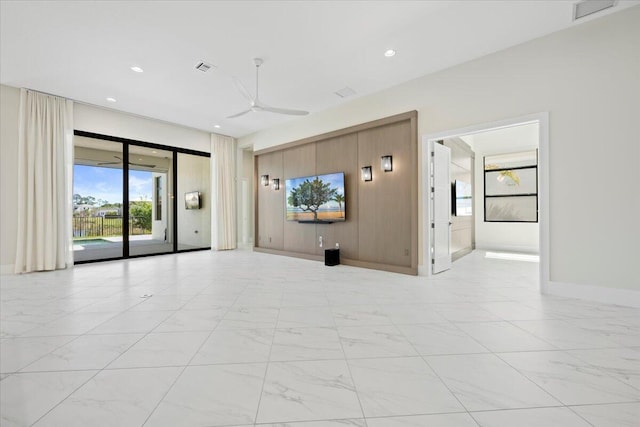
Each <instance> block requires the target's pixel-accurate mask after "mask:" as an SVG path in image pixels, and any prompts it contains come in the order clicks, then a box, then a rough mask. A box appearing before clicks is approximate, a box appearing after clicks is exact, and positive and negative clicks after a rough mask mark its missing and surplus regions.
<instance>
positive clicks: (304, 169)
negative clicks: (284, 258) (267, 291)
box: [280, 144, 317, 254]
mask: <svg viewBox="0 0 640 427" xmlns="http://www.w3.org/2000/svg"><path fill="white" fill-rule="evenodd" d="M283 161H284V167H283V168H284V175H283V178H284V179H283V180H282V181H281V184H282V188H281V190H280V191H281V192H282V193H283V198H282V203H283V209H286V201H285V198H286V197H287V195H286V187H285V180H286V179H289V178H298V177H301V176H311V175H315V174H316V146H315V144H307V145H301V146H299V147H294V148H289V149H287V150H284V151H283ZM284 212H285V211H283V220H284V249H285V250H287V251H291V252H299V253H303V254H315V247H316V246H317V244H316V241H315V237H316V230H315V224H300V223H298V222H297V221H287V220H286V218H285V213H284Z"/></svg>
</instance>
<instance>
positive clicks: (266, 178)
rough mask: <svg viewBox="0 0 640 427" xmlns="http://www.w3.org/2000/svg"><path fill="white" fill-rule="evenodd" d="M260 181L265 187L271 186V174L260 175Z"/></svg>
mask: <svg viewBox="0 0 640 427" xmlns="http://www.w3.org/2000/svg"><path fill="white" fill-rule="evenodd" d="M260 182H261V183H262V185H264V186H265V187H268V186H269V175H262V176H261V177H260Z"/></svg>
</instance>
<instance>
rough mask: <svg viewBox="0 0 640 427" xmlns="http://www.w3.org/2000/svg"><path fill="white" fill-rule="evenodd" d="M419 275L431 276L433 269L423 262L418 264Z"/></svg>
mask: <svg viewBox="0 0 640 427" xmlns="http://www.w3.org/2000/svg"><path fill="white" fill-rule="evenodd" d="M418 276H431V269H429V267H428V266H427V265H424V264H421V265H419V266H418Z"/></svg>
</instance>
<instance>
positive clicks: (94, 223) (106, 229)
mask: <svg viewBox="0 0 640 427" xmlns="http://www.w3.org/2000/svg"><path fill="white" fill-rule="evenodd" d="M144 220H145V218H143V217H135V216H130V217H129V235H130V236H135V235H143V234H151V228H146V227H144V226H143V225H142V224H144ZM110 236H122V217H121V216H87V217H75V216H74V217H73V237H110Z"/></svg>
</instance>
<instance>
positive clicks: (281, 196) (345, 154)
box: [255, 112, 418, 274]
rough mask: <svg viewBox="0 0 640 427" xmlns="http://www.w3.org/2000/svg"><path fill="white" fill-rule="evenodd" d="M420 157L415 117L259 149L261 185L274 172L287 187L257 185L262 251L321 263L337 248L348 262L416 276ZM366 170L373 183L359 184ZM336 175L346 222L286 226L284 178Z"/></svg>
mask: <svg viewBox="0 0 640 427" xmlns="http://www.w3.org/2000/svg"><path fill="white" fill-rule="evenodd" d="M383 155H391V156H393V171H392V172H386V173H385V172H383V171H382V170H381V167H380V158H381V156H383ZM417 156H418V143H417V113H416V112H409V113H404V114H399V115H396V116H392V117H387V118H384V119H380V120H376V121H374V122H369V123H364V124H361V125H357V126H353V127H351V128H347V129H343V130H340V131H334V132H330V133H328V134H324V135H318V136H315V137H311V138H306V139H304V140H301V141H295V142H291V143H288V144H284V145H282V146H280V147H274V148H269V149H266V150H262V151H260V152H256V153H255V159H256V160H255V161H256V182H258V181H259V179H260V175H264V174H269V177H270V178H274V177H276V178H277V177H279V178H280V179H281V185H282V188H281V190H280V191H273V190H271V188H267V187H262V186H260V185H257V187H258V188H257V191H256V200H257V203H256V240H255V241H256V250H257V251H261V252H268V253H273V254H282V255H290V256H298V257H302V258H307V259H318V260H321V259H323V255H324V250H325V249H330V248H334V247H335V244H336V243H339V244H340V256H341V260H342V261H343V263H345V264H350V265H357V266H361V267H367V268H377V269H381V270H387V271H394V272H400V273H406V274H417V264H418V253H417V252H418V225H417V224H418V207H417V206H418V196H417V185H418V182H417V180H418V161H417ZM366 165H371V166H372V170H373V181H371V182H363V181H362V180H361V179H360V168H361V167H362V166H366ZM334 172H344V174H345V193H346V194H345V198H346V212H345V215H346V221H345V222H335V223H333V224H299V223H297V222H291V221H286V220H285V209H286V205H285V197H286V190H285V180H286V179H287V178H296V177H300V176H313V175H322V174H328V173H334ZM320 236H322V240H323V247H322V248H321V247H320V246H319V244H318V243H319V238H320Z"/></svg>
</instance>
